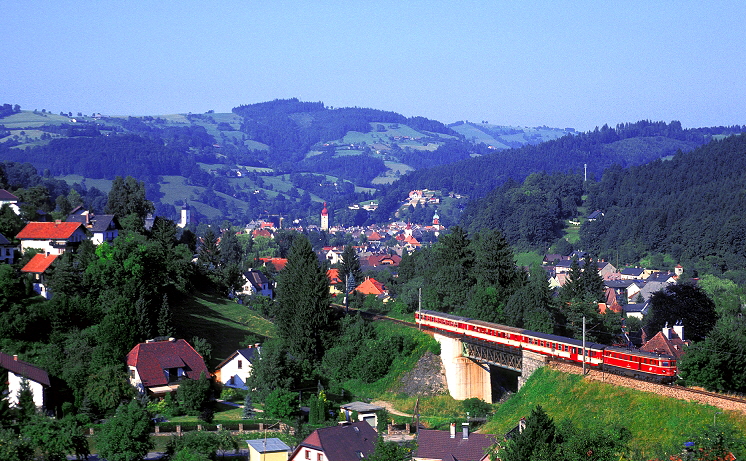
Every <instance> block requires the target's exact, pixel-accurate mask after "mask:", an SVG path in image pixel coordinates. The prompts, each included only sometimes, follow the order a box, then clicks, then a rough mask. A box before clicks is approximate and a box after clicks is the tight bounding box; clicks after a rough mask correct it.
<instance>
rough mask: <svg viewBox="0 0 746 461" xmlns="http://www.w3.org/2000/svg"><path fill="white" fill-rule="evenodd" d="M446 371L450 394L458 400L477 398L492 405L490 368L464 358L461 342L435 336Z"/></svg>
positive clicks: (438, 335)
mask: <svg viewBox="0 0 746 461" xmlns="http://www.w3.org/2000/svg"><path fill="white" fill-rule="evenodd" d="M434 336H435V340H436V341H438V343H440V358H441V360H442V361H443V366H444V368H445V371H446V382H447V383H448V392H449V393H450V394H451V397H453V398H454V399H456V400H465V399H468V398H472V397H477V398H480V399H482V400H484V401H485V402H487V403H492V383H491V380H490V367H489V365H486V364H480V363H478V362H475V361H474V360H472V359H469V358H467V357H464V356H463V346H462V343H461V340H459V339H456V338H450V337H448V336H443V335H440V334H437V333H436V334H435V335H434Z"/></svg>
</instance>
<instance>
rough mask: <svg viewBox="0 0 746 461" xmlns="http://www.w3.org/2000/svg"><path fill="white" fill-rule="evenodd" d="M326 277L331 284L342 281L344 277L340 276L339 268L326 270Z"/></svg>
mask: <svg viewBox="0 0 746 461" xmlns="http://www.w3.org/2000/svg"><path fill="white" fill-rule="evenodd" d="M326 277H327V278H328V279H329V283H330V284H331V285H334V284H337V283H340V282H342V279H340V278H339V269H329V270H328V271H326Z"/></svg>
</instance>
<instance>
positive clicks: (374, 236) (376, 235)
mask: <svg viewBox="0 0 746 461" xmlns="http://www.w3.org/2000/svg"><path fill="white" fill-rule="evenodd" d="M368 240H372V241H377V240H381V234H379V233H378V232H376V231H373V232H372V233H371V234H370V237H368Z"/></svg>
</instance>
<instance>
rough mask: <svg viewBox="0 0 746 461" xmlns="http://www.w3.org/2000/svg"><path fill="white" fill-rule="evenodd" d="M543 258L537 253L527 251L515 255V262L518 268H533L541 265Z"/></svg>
mask: <svg viewBox="0 0 746 461" xmlns="http://www.w3.org/2000/svg"><path fill="white" fill-rule="evenodd" d="M542 260H543V256H542V255H540V254H539V253H537V252H535V251H526V252H523V253H516V254H515V262H516V265H517V266H518V267H532V266H534V265H536V264H538V265H541V262H542Z"/></svg>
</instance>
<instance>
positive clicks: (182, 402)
mask: <svg viewBox="0 0 746 461" xmlns="http://www.w3.org/2000/svg"><path fill="white" fill-rule="evenodd" d="M176 399H177V400H178V402H179V407H180V408H181V409H182V410H183V411H185V412H186V414H188V415H190V416H196V415H198V414H199V412H200V411H201V410H202V409H203V408H204V406H205V405H206V404H207V402H208V401H209V399H210V380H209V379H208V378H207V377H206V376H205V375H204V373H203V374H202V375H201V376H200V378H199V379H197V380H195V379H185V380H183V381H181V384H180V385H179V388H178V389H177V390H176Z"/></svg>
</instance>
